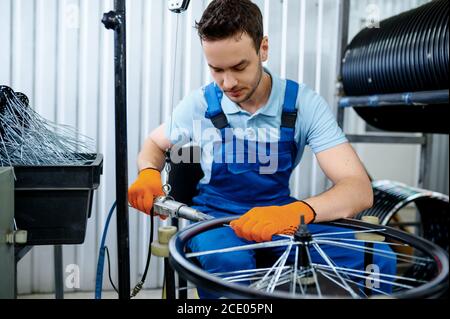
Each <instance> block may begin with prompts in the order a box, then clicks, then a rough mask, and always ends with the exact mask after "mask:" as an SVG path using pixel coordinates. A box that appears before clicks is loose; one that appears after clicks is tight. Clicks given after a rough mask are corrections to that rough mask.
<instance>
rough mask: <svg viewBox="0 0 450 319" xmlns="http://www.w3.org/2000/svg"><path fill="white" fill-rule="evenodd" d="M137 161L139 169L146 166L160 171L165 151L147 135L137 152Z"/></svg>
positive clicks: (163, 162) (162, 166)
mask: <svg viewBox="0 0 450 319" xmlns="http://www.w3.org/2000/svg"><path fill="white" fill-rule="evenodd" d="M137 162H138V169H139V171H141V170H143V169H146V168H155V169H158V170H159V171H162V170H163V168H164V164H165V151H164V150H161V148H160V147H159V146H158V145H157V144H156V143H155V142H154V141H153V139H152V138H151V137H149V138H147V139H146V141H145V143H144V146H143V147H142V150H141V152H140V153H139V156H138V160H137Z"/></svg>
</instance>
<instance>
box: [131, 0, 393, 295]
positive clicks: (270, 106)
mask: <svg viewBox="0 0 450 319" xmlns="http://www.w3.org/2000/svg"><path fill="white" fill-rule="evenodd" d="M262 20H263V19H262V14H261V11H260V10H259V8H258V7H257V6H256V5H255V4H253V3H252V2H251V1H249V0H215V1H213V2H212V3H211V4H210V5H209V6H208V8H207V9H206V11H205V12H204V14H203V16H202V18H201V20H200V22H198V23H197V29H198V33H199V36H200V39H201V43H202V47H203V51H204V54H205V57H206V60H207V62H208V65H209V67H210V71H211V75H212V77H213V79H214V83H212V84H211V85H208V86H206V87H204V88H201V89H199V90H197V91H194V92H193V93H191V94H190V95H189V96H187V97H186V98H185V99H184V100H183V101H182V102H181V103H180V104H179V105H178V107H177V108H176V109H175V111H174V114H173V117H172V119H171V120H170V121H169V122H168V123H165V124H164V125H162V126H160V127H159V128H157V129H156V130H155V131H154V132H153V133H152V134H151V135H150V137H149V138H148V139H147V140H146V142H145V144H144V147H143V149H142V151H141V153H140V154H139V158H138V166H139V171H140V174H139V177H138V179H137V181H136V182H135V183H134V184H133V185H132V186H131V187H130V190H129V201H130V203H131V205H132V206H133V207H135V208H136V209H138V210H140V211H142V212H145V213H147V214H149V213H150V211H151V208H152V205H153V200H154V198H155V197H157V196H160V195H163V192H162V187H161V176H160V171H161V170H162V168H163V165H164V163H165V160H164V153H165V151H166V150H167V149H170V148H171V147H173V146H174V145H183V144H185V143H186V142H189V141H194V142H195V143H199V144H200V146H201V147H202V151H203V152H202V160H201V164H202V169H203V171H204V173H205V177H204V178H203V179H202V180H201V181H200V183H199V186H198V190H199V195H198V196H197V197H195V198H194V204H195V206H194V208H196V209H198V210H200V211H202V212H204V213H207V214H210V215H212V216H214V217H224V216H232V215H235V216H237V217H239V218H238V219H236V220H235V221H233V222H232V223H231V226H232V227H231V228H221V229H216V230H214V231H210V232H206V233H203V234H201V235H199V236H197V237H196V238H194V239H193V240H192V241H191V243H190V248H191V250H192V251H204V250H211V249H218V248H225V247H230V246H235V245H244V244H248V243H249V242H263V241H270V240H272V239H276V237H277V236H276V235H278V234H293V233H294V232H295V230H296V229H297V228H298V226H299V223H300V220H301V217H303V220H304V222H305V223H307V224H309V223H313V222H315V223H320V222H325V221H333V220H336V219H340V218H350V217H353V216H355V215H356V214H357V213H358V212H360V211H362V210H364V209H367V208H369V207H371V205H372V201H373V193H372V187H371V183H370V180H369V178H368V176H367V174H366V171H365V169H364V167H363V165H362V164H361V162H360V160H359V158H358V156H357V155H356V153H355V152H354V150H353V148H352V147H351V145H350V144H349V143H348V141H347V140H346V138H345V136H344V134H343V132H342V130H341V129H340V128H339V127H338V125H337V123H336V120H335V118H334V116H333V114H332V112H331V110H330V108H329V106H328V104H327V103H326V102H325V100H324V99H323V98H321V97H320V96H319V95H318V94H317V93H315V92H314V91H313V90H311V89H310V88H308V87H307V86H306V85H304V84H302V85H298V84H297V83H295V82H292V81H287V80H283V79H280V78H279V77H277V76H276V75H275V74H273V73H271V72H270V71H269V70H268V69H266V68H264V67H263V62H265V61H267V59H268V56H269V41H268V38H267V37H264V36H263V23H262ZM211 130H213V131H214V132H215V133H216V134H203V133H204V132H205V131H211ZM199 132H201V133H202V134H200V135H201V136H200V137H198V135H199V134H198V133H199ZM211 145H212V147H211ZM306 145H308V146H310V147H311V148H312V150H313V152H314V153H315V155H316V157H317V160H318V163H319V164H320V167H321V168H322V170H323V172H324V173H325V174H326V176H327V177H328V178H329V179H330V180H331V181H332V182H333V184H334V186H333V188H331V189H330V190H328V191H326V192H324V193H323V194H320V195H318V196H315V197H311V198H307V199H304V200H302V201H299V200H297V199H294V198H292V197H291V196H290V190H289V178H290V175H291V173H292V171H293V169H294V168H295V167H296V166H297V165H298V163H299V162H300V159H301V157H302V155H303V151H304V148H305V146H306ZM268 154H269V155H268ZM267 155H268V158H269V161H267V158H266V157H267ZM267 163H269V165H267ZM311 230H312V231H313V232H315V233H318V232H322V233H323V232H327V228H326V227H325V226H320V225H311ZM328 231H329V230H328ZM273 236H274V237H273ZM328 253H329V255H330V256H337V257H339V258H341V257H342V255H343V254H344V253H343V252H342V251H340V250H339V249H334V250H333V249H331V250H330V251H328ZM350 253H351V254H355V253H353V252H350ZM346 254H347V255H348V256H347V257H348V258H347V260H348V262H346V263H343V265H344V266H349V267H350V266H357V267H359V268H361V267H362V265H361V260H362V259H363V258H362V256H361V254H360V255H358V256H356V255H352V256H353V257H352V256H350V254H349V252H348V251H347V252H346ZM316 255H317V254H316ZM316 255H314V256H312V258H313V259H315V260H317V259H320V257H319V256H316ZM355 256H356V257H355ZM257 257H258V256H256V253H255V252H253V251H242V252H234V253H232V254H222V255H214V256H202V257H199V262H200V263H201V265H202V267H203V268H205V269H207V270H208V271H210V272H225V271H231V270H239V269H248V268H250V267H254V266H256V260H257ZM355 258H356V259H358V261H357V262H356V263H357V265H355V261H354V259H355ZM390 269H392V264H390ZM202 294H203V297H214V296H213V295H208V294H207V293H205V292H202Z"/></svg>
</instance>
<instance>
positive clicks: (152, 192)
mask: <svg viewBox="0 0 450 319" xmlns="http://www.w3.org/2000/svg"><path fill="white" fill-rule="evenodd" d="M159 196H164V192H163V188H162V182H161V173H160V172H159V171H158V170H156V169H152V168H148V169H144V170H142V171H141V172H140V173H139V176H138V178H137V180H136V181H135V182H134V184H133V185H131V187H130V188H129V189H128V201H129V202H130V204H131V206H133V207H134V208H136V209H137V210H140V211H141V212H143V213H145V214H147V215H150V212H151V210H152V208H153V201H154V199H155V198H156V197H159Z"/></svg>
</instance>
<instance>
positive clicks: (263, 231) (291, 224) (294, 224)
mask: <svg viewBox="0 0 450 319" xmlns="http://www.w3.org/2000/svg"><path fill="white" fill-rule="evenodd" d="M302 215H303V216H304V217H305V223H306V224H309V223H312V222H313V221H314V220H315V218H316V213H315V211H314V209H313V208H312V207H311V206H309V205H308V204H307V203H305V202H302V201H298V202H294V203H292V204H289V205H285V206H268V207H255V208H253V209H252V210H250V211H249V212H247V213H246V214H244V215H243V216H242V217H241V218H239V219H237V220H234V221H232V222H231V223H230V226H231V227H232V228H233V229H234V231H235V233H236V235H238V236H239V237H241V238H244V239H246V240H249V241H256V242H263V241H271V240H272V236H273V235H277V234H284V235H293V234H294V233H295V231H296V230H297V228H298V226H299V225H300V217H301V216H302Z"/></svg>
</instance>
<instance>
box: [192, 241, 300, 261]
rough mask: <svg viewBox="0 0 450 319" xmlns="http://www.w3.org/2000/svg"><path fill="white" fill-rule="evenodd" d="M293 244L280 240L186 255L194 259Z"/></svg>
mask: <svg viewBox="0 0 450 319" xmlns="http://www.w3.org/2000/svg"><path fill="white" fill-rule="evenodd" d="M291 242H292V241H291V240H279V241H273V242H264V243H258V244H250V245H243V246H237V247H229V248H222V249H214V250H207V251H200V252H195V253H188V254H186V258H194V257H200V256H205V255H212V254H220V253H230V252H235V251H244V250H253V249H263V248H274V247H281V246H287V245H289V244H290V243H291ZM294 244H296V245H298V244H297V243H294Z"/></svg>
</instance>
